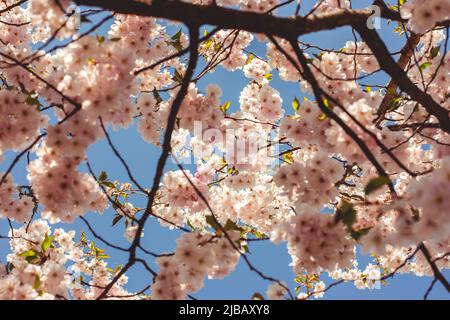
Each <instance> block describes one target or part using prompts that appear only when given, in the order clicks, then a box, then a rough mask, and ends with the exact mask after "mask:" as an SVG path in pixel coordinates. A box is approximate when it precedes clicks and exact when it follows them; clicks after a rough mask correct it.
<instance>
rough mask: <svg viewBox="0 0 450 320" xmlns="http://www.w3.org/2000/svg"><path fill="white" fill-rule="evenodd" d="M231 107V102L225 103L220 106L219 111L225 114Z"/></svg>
mask: <svg viewBox="0 0 450 320" xmlns="http://www.w3.org/2000/svg"><path fill="white" fill-rule="evenodd" d="M230 107H231V101H227V102H225V103H224V104H223V105H221V106H220V111H222V112H223V113H226V112H227V110H228V109H230Z"/></svg>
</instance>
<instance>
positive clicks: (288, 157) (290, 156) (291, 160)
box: [282, 151, 294, 164]
mask: <svg viewBox="0 0 450 320" xmlns="http://www.w3.org/2000/svg"><path fill="white" fill-rule="evenodd" d="M282 158H283V160H284V161H286V162H287V163H289V164H293V163H294V153H293V152H292V151H289V152H285V153H283V156H282Z"/></svg>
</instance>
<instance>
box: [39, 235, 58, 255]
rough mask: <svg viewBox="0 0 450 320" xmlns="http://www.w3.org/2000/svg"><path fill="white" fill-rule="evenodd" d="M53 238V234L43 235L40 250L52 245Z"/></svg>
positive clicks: (44, 250)
mask: <svg viewBox="0 0 450 320" xmlns="http://www.w3.org/2000/svg"><path fill="white" fill-rule="evenodd" d="M54 239H55V237H54V236H50V237H49V236H48V235H45V239H44V241H43V242H42V245H41V247H42V251H43V252H44V253H45V252H46V251H47V250H48V249H49V248H50V247H51V246H52V243H53V240H54Z"/></svg>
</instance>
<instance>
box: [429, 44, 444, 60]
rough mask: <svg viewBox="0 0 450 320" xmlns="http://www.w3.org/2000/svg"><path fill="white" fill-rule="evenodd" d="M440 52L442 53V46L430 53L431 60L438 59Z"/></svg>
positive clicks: (434, 48)
mask: <svg viewBox="0 0 450 320" xmlns="http://www.w3.org/2000/svg"><path fill="white" fill-rule="evenodd" d="M439 52H441V46H438V47H433V48H432V49H431V51H430V59H434V58H436V57H437V56H438V54H439Z"/></svg>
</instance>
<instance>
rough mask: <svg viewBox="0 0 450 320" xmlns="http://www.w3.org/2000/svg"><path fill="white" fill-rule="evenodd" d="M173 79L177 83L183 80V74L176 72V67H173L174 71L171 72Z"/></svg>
mask: <svg viewBox="0 0 450 320" xmlns="http://www.w3.org/2000/svg"><path fill="white" fill-rule="evenodd" d="M172 78H173V80H175V81H176V82H178V83H182V82H183V76H182V75H181V74H180V73H179V72H178V70H177V69H175V72H174V74H173V77H172Z"/></svg>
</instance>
